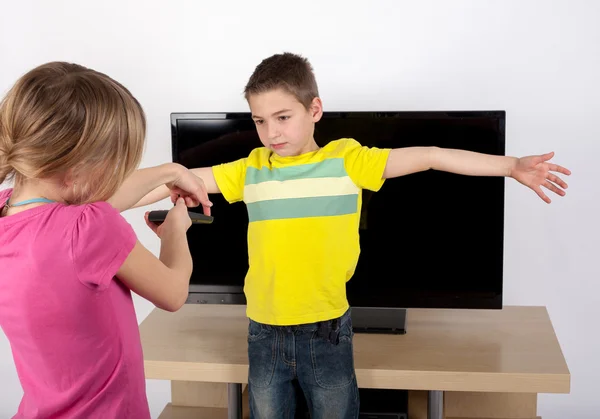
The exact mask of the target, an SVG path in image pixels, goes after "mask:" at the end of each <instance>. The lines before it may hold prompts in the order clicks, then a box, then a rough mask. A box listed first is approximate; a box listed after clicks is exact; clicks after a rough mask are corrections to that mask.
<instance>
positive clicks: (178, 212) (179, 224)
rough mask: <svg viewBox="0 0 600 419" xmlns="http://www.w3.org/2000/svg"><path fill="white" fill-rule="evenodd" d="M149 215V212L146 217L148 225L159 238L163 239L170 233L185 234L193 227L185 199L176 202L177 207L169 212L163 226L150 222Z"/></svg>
mask: <svg viewBox="0 0 600 419" xmlns="http://www.w3.org/2000/svg"><path fill="white" fill-rule="evenodd" d="M148 214H149V212H146V214H145V215H144V219H145V220H146V225H147V226H148V227H150V229H151V230H152V231H154V233H156V235H157V236H158V237H159V238H162V237H163V235H164V234H169V233H178V232H183V233H185V232H186V231H187V230H188V229H189V228H190V227H191V225H192V220H191V219H190V216H189V215H188V210H187V206H186V203H185V200H184V199H183V198H179V199H177V200H176V201H175V206H174V207H173V208H171V210H169V213H168V214H167V216H166V217H165V221H164V222H163V223H162V224H161V225H156V224H154V223H153V222H152V221H150V220H148Z"/></svg>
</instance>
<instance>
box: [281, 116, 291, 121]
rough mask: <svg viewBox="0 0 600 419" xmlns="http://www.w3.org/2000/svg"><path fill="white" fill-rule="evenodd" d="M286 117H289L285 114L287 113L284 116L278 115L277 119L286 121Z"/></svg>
mask: <svg viewBox="0 0 600 419" xmlns="http://www.w3.org/2000/svg"><path fill="white" fill-rule="evenodd" d="M288 119H290V117H289V116H287V115H286V116H283V115H282V116H280V117H279V120H280V121H287V120H288Z"/></svg>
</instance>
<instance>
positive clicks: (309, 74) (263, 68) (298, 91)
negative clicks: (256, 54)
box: [244, 52, 319, 109]
mask: <svg viewBox="0 0 600 419" xmlns="http://www.w3.org/2000/svg"><path fill="white" fill-rule="evenodd" d="M275 89H283V90H285V91H286V92H288V93H289V94H291V95H293V96H294V97H295V98H296V99H297V100H298V101H299V102H300V103H302V105H304V107H305V108H306V109H308V108H309V107H310V104H311V103H312V101H313V99H314V98H316V97H319V89H318V88H317V81H316V80H315V74H314V72H313V68H312V66H311V64H310V63H309V62H308V60H307V59H306V58H304V57H301V56H300V55H297V54H292V53H290V52H285V53H283V54H275V55H273V56H271V57H269V58H265V59H264V60H263V61H262V62H261V63H260V64H259V65H258V66H257V67H256V69H255V70H254V73H252V76H250V80H248V84H246V88H245V89H244V96H245V97H246V100H248V99H249V98H250V96H252V95H255V94H259V93H264V92H268V91H271V90H275Z"/></svg>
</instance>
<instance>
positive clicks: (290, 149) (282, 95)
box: [248, 89, 323, 157]
mask: <svg viewBox="0 0 600 419" xmlns="http://www.w3.org/2000/svg"><path fill="white" fill-rule="evenodd" d="M248 103H249V104H250V110H251V112H252V119H253V120H254V123H255V124H256V130H257V131H258V136H259V137H260V141H261V142H262V143H263V145H264V146H265V147H267V148H269V149H271V150H273V152H275V153H276V154H277V155H279V156H282V157H288V156H299V155H301V154H304V153H308V152H311V151H314V150H317V149H318V148H319V147H318V146H317V144H316V143H315V140H314V138H313V134H314V131H315V123H316V122H317V121H319V119H321V116H322V115H323V106H322V104H321V100H320V99H319V98H315V99H313V101H312V103H311V106H310V109H308V110H307V109H306V108H305V107H304V106H303V105H302V104H301V103H300V102H298V100H297V99H296V98H295V97H294V96H293V95H291V94H289V93H287V92H285V91H284V90H282V89H276V90H271V91H268V92H265V93H260V94H256V95H252V96H250V98H249V99H248Z"/></svg>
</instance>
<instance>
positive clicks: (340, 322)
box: [250, 308, 352, 333]
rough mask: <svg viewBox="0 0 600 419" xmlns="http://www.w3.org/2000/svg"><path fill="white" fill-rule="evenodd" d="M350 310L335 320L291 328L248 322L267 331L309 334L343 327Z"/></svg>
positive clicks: (348, 318)
mask: <svg viewBox="0 0 600 419" xmlns="http://www.w3.org/2000/svg"><path fill="white" fill-rule="evenodd" d="M351 310H352V309H350V308H349V309H348V310H347V311H346V312H345V313H344V314H342V315H341V316H340V317H337V318H335V319H330V320H323V321H320V322H315V323H306V324H297V325H292V326H273V325H270V324H264V323H259V322H255V321H254V320H252V319H250V321H251V322H254V323H257V324H260V325H261V326H262V327H265V328H267V329H273V330H281V331H288V332H296V331H297V332H304V333H309V332H314V331H316V330H319V329H322V328H323V327H324V326H325V327H334V328H335V325H337V328H339V327H341V326H343V325H345V324H346V323H347V322H348V321H349V320H350V319H351V316H350V315H351Z"/></svg>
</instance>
